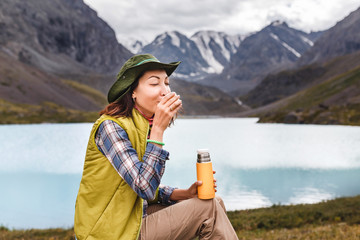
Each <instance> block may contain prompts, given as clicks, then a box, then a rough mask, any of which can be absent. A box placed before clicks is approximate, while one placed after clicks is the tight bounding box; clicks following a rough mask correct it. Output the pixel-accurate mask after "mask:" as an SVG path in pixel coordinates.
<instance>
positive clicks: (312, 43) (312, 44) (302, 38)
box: [300, 36, 314, 47]
mask: <svg viewBox="0 0 360 240" xmlns="http://www.w3.org/2000/svg"><path fill="white" fill-rule="evenodd" d="M300 37H301V40H303V41H304V42H306V43H307V44H309V46H311V47H312V46H314V42H313V41H311V40H310V39H308V38H307V37H304V36H300Z"/></svg>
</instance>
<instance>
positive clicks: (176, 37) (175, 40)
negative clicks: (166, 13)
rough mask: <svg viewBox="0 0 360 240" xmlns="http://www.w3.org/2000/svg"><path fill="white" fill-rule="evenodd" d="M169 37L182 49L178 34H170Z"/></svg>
mask: <svg viewBox="0 0 360 240" xmlns="http://www.w3.org/2000/svg"><path fill="white" fill-rule="evenodd" d="M167 35H168V36H169V37H170V38H171V43H172V44H173V45H174V46H176V47H178V48H180V38H179V37H178V36H177V33H176V32H169V33H167Z"/></svg>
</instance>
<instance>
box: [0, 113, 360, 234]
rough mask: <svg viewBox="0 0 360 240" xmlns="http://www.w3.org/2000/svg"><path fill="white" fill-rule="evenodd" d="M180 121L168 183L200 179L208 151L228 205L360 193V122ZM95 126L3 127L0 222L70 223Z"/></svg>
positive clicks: (173, 134) (170, 134) (170, 139)
mask: <svg viewBox="0 0 360 240" xmlns="http://www.w3.org/2000/svg"><path fill="white" fill-rule="evenodd" d="M256 120H257V119H240V118H227V119H223V118H217V119H178V120H177V121H176V124H175V126H173V127H171V128H170V129H168V130H167V131H166V133H165V138H164V142H165V143H166V145H165V149H166V150H168V151H169V152H170V161H168V162H167V165H166V171H165V174H164V177H163V180H162V183H163V184H167V185H171V186H174V187H179V188H187V187H189V186H190V185H191V184H192V183H193V182H194V181H195V180H196V169H195V162H196V150H197V149H199V148H208V149H209V150H210V154H211V157H212V161H213V166H214V170H216V171H217V173H216V175H215V177H216V179H217V185H218V195H220V196H222V197H223V199H224V201H225V204H226V206H227V209H228V210H235V209H248V208H258V207H267V206H271V205H273V204H279V203H280V204H299V203H315V202H320V201H323V200H327V199H333V198H336V197H341V196H354V195H358V194H360V186H359V182H360V148H359V146H360V127H350V126H320V125H285V124H256ZM91 127H92V124H90V123H85V124H30V125H1V126H0V131H1V134H0V199H1V200H0V225H4V226H6V227H8V228H48V227H71V226H72V225H73V217H74V205H75V199H76V194H77V191H78V187H79V182H80V179H81V173H82V168H83V161H84V156H85V150H86V145H87V141H88V136H89V133H90V130H91Z"/></svg>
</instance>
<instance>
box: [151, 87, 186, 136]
mask: <svg viewBox="0 0 360 240" xmlns="http://www.w3.org/2000/svg"><path fill="white" fill-rule="evenodd" d="M181 106H182V101H181V100H180V95H177V94H176V93H175V92H170V93H168V94H166V95H165V96H164V97H163V98H162V99H161V101H160V102H159V104H158V105H157V108H156V111H155V116H154V120H153V129H154V127H155V128H159V129H160V130H162V131H165V129H166V128H167V127H168V126H169V123H170V121H171V119H172V118H173V117H174V116H175V114H176V113H177V112H178V111H179V110H180V108H181Z"/></svg>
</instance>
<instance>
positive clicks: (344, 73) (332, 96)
mask: <svg viewBox="0 0 360 240" xmlns="http://www.w3.org/2000/svg"><path fill="white" fill-rule="evenodd" d="M359 20H360V9H358V10H356V11H354V12H352V13H351V14H350V15H349V16H348V17H346V18H345V19H343V20H342V21H340V22H338V23H337V24H336V25H335V26H334V27H332V28H330V29H329V30H327V31H326V32H324V34H323V35H322V36H321V37H320V38H319V40H318V41H317V42H316V43H315V45H314V46H313V47H312V48H311V49H309V50H308V51H307V52H306V53H305V54H304V55H303V56H302V57H301V58H300V59H299V62H298V63H297V66H299V67H298V68H293V69H292V70H286V71H283V72H280V73H278V74H272V75H268V76H267V77H266V78H265V79H264V80H263V81H262V82H261V83H260V84H259V85H258V86H257V87H256V88H254V89H253V90H252V91H250V92H249V93H248V94H247V95H246V96H243V97H242V98H241V100H242V101H244V102H245V103H246V104H249V105H250V106H252V107H254V108H257V109H255V110H252V111H251V112H252V113H249V114H255V115H256V114H258V116H261V121H275V122H282V121H284V122H297V123H299V122H305V123H311V122H313V123H339V124H356V123H355V122H356V121H358V124H360V119H357V117H356V116H357V114H356V111H360V105H359V104H358V103H359V102H358V96H360V90H359V81H358V78H359V74H358V72H359V71H358V69H359V67H360V49H358V48H357V47H356V46H358V45H359V46H360V38H359V36H360V35H359V34H358V31H356V30H357V29H358V27H359ZM335 36H341V40H340V39H339V40H335V41H334V38H335ZM306 62H309V63H312V64H310V65H303V64H304V63H306ZM356 119H357V120H356Z"/></svg>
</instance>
